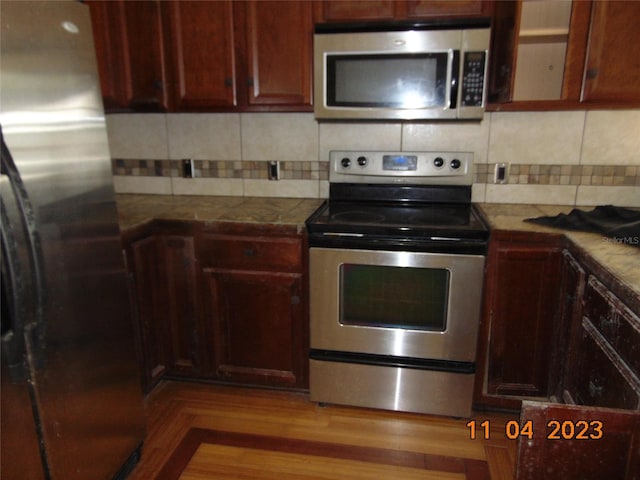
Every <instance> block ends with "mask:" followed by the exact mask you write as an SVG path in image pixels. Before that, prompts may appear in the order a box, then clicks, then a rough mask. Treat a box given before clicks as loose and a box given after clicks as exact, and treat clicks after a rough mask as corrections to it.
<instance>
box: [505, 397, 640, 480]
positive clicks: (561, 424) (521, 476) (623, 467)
mask: <svg viewBox="0 0 640 480" xmlns="http://www.w3.org/2000/svg"><path fill="white" fill-rule="evenodd" d="M527 424H528V425H530V426H531V427H532V432H533V434H532V435H531V437H529V436H525V435H522V436H520V438H519V439H518V453H517V462H516V474H515V476H514V477H513V478H517V479H518V480H546V479H560V478H562V479H578V478H579V479H580V480H601V479H603V478H612V479H613V478H616V479H620V480H632V479H637V478H640V448H639V447H640V437H639V435H638V432H640V412H632V411H625V410H613V409H607V408H584V407H576V406H567V405H558V404H552V403H551V404H550V403H546V402H544V403H543V402H529V401H526V402H523V405H522V413H521V415H520V425H527Z"/></svg>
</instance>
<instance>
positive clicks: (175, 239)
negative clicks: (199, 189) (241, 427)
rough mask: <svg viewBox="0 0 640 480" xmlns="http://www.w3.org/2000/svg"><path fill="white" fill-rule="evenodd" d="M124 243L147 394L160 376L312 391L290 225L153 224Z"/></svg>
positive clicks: (297, 242) (300, 270)
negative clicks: (288, 226)
mask: <svg viewBox="0 0 640 480" xmlns="http://www.w3.org/2000/svg"><path fill="white" fill-rule="evenodd" d="M205 230H206V231H205ZM124 243H125V249H126V254H127V261H128V264H129V272H130V274H131V275H132V277H133V287H132V299H133V303H134V309H135V310H134V311H135V312H136V316H137V326H138V329H137V330H138V335H139V339H140V342H139V343H140V345H141V347H140V357H141V358H140V362H141V366H142V377H143V380H142V383H143V387H144V389H145V390H147V391H148V390H150V389H151V388H152V387H153V386H154V385H155V384H156V383H157V382H158V381H159V380H160V379H161V378H163V377H165V376H168V377H171V378H190V379H200V380H206V381H223V382H234V383H241V384H251V385H263V386H265V385H266V386H275V387H287V388H307V387H308V367H307V364H308V362H307V357H308V326H307V324H308V322H307V300H306V298H307V295H306V283H305V280H304V278H305V276H304V265H306V262H305V258H304V253H303V251H304V249H303V236H302V234H301V233H299V232H297V231H296V229H295V227H291V228H290V229H287V228H282V227H275V226H274V227H273V230H272V231H271V230H270V229H269V228H267V227H264V226H259V227H250V226H246V227H243V226H239V225H238V224H234V225H226V226H225V225H217V226H215V227H214V226H211V225H208V226H206V227H205V226H203V225H202V224H199V223H197V222H194V223H190V222H159V221H156V222H154V223H153V224H152V225H151V226H149V227H147V228H146V229H142V230H138V231H133V232H128V233H125V235H124Z"/></svg>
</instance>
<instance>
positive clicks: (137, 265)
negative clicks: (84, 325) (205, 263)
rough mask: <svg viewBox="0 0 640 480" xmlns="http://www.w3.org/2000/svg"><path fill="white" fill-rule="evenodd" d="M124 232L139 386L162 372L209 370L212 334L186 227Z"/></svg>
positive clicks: (202, 372)
mask: <svg viewBox="0 0 640 480" xmlns="http://www.w3.org/2000/svg"><path fill="white" fill-rule="evenodd" d="M162 230H164V232H160V231H158V230H157V229H156V228H155V227H154V228H149V229H148V230H146V231H144V232H142V233H140V232H137V233H136V232H134V233H129V234H128V235H127V234H125V239H124V243H125V248H126V250H125V251H126V255H127V262H128V264H129V271H130V273H131V274H132V276H133V290H134V294H133V297H134V299H135V305H134V311H135V312H136V316H137V324H138V330H139V337H140V342H141V347H140V352H141V357H142V358H141V363H142V372H143V387H144V388H145V390H149V389H151V388H152V387H153V386H154V385H155V384H156V383H157V382H158V381H159V380H160V379H161V378H162V377H163V376H164V375H172V376H181V377H206V376H208V375H209V374H210V352H209V350H208V348H209V343H210V342H207V338H209V337H210V336H211V335H210V333H209V331H208V330H207V325H206V324H205V323H204V322H203V321H202V315H201V313H200V309H201V306H200V305H201V302H200V293H199V291H200V279H199V271H198V268H197V267H198V265H197V260H196V257H195V243H194V236H193V232H192V231H191V227H190V226H189V225H187V226H181V225H180V226H175V225H174V226H172V227H171V228H167V227H165V228H163V229H162Z"/></svg>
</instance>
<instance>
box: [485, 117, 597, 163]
mask: <svg viewBox="0 0 640 480" xmlns="http://www.w3.org/2000/svg"><path fill="white" fill-rule="evenodd" d="M584 116H585V112H583V111H574V112H494V113H492V114H491V131H490V135H489V161H490V162H495V163H502V162H504V163H526V164H578V163H579V159H580V148H581V145H582V132H583V126H584Z"/></svg>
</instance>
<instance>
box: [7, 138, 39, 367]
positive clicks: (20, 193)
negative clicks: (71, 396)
mask: <svg viewBox="0 0 640 480" xmlns="http://www.w3.org/2000/svg"><path fill="white" fill-rule="evenodd" d="M0 143H1V146H2V150H1V156H0V158H1V162H0V163H1V166H2V167H1V170H0V171H1V173H2V175H6V177H7V178H8V180H9V184H10V185H11V190H12V191H13V194H14V197H15V202H16V206H17V210H18V212H19V216H20V223H21V224H22V229H23V232H24V238H25V240H26V245H27V249H28V255H29V263H30V265H29V266H28V268H29V270H30V274H31V279H32V281H33V290H34V292H33V293H34V295H33V297H35V298H34V299H35V308H34V310H33V315H24V316H23V317H22V318H20V313H21V312H20V311H19V310H18V309H19V308H20V306H18V307H17V308H16V310H17V311H16V312H15V314H16V317H17V318H15V319H14V321H15V322H16V326H17V327H19V330H18V331H15V332H13V333H14V334H13V338H16V340H13V341H14V342H16V345H15V346H13V347H9V350H8V351H9V352H11V351H15V352H16V353H15V355H20V356H22V357H24V353H23V352H24V348H25V343H26V342H25V340H26V338H27V335H28V337H29V340H30V344H31V345H32V351H31V352H29V353H30V354H31V356H32V364H33V366H35V368H38V369H40V368H43V367H44V364H45V352H44V349H45V345H46V323H45V315H44V311H45V302H46V298H47V295H46V283H45V278H44V255H43V252H42V242H41V241H40V233H39V232H38V228H37V223H36V218H35V212H34V210H33V207H32V205H31V201H30V200H29V195H28V194H27V190H26V188H25V186H24V183H23V181H22V178H21V176H20V172H19V171H18V168H17V167H16V164H15V162H14V161H13V157H12V156H11V152H10V151H9V148H8V147H7V145H6V143H5V141H4V135H3V133H2V126H1V125H0ZM13 228H14V227H13V226H12V225H11V224H10V223H9V216H8V215H7V212H6V208H5V204H4V200H3V201H2V236H3V239H2V243H3V251H2V254H3V256H5V254H6V261H7V262H11V263H13V265H11V267H12V268H13V270H14V271H7V272H5V271H4V270H5V268H4V264H3V274H5V273H6V274H8V275H11V276H10V280H9V281H10V282H11V284H12V286H14V287H15V289H16V290H15V291H14V294H18V293H20V290H19V289H20V288H21V287H20V279H21V278H24V277H23V275H25V268H22V267H21V266H20V265H19V264H17V262H18V260H17V259H18V257H17V255H15V253H16V252H15V250H13V251H12V246H11V244H12V242H13V240H14V234H13V233H12V232H13ZM5 248H6V250H5ZM13 259H15V260H13ZM7 266H10V265H9V263H7ZM16 269H18V270H16ZM18 273H20V276H16V275H17V274H18ZM25 301H29V300H26V299H25ZM21 303H24V302H21ZM3 337H4V335H3ZM7 341H8V342H12V340H9V339H7ZM3 345H4V339H3Z"/></svg>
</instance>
